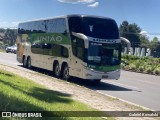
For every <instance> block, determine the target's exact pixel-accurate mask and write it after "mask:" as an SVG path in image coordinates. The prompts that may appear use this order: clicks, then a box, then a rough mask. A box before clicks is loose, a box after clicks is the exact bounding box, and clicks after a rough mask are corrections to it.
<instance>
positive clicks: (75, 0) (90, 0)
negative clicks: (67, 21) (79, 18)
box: [58, 0, 95, 3]
mask: <svg viewBox="0 0 160 120" xmlns="http://www.w3.org/2000/svg"><path fill="white" fill-rule="evenodd" d="M58 1H59V2H63V3H93V2H95V0H58Z"/></svg>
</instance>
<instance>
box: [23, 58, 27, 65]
mask: <svg viewBox="0 0 160 120" xmlns="http://www.w3.org/2000/svg"><path fill="white" fill-rule="evenodd" d="M23 67H27V60H26V57H25V56H24V57H23Z"/></svg>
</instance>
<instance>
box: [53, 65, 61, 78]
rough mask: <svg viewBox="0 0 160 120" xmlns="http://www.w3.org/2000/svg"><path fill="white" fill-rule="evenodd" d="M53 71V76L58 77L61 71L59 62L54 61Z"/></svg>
mask: <svg viewBox="0 0 160 120" xmlns="http://www.w3.org/2000/svg"><path fill="white" fill-rule="evenodd" d="M53 72H54V75H55V77H60V75H61V71H60V67H59V63H56V64H55V65H54V67H53Z"/></svg>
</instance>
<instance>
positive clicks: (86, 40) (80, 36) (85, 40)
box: [72, 32, 88, 48]
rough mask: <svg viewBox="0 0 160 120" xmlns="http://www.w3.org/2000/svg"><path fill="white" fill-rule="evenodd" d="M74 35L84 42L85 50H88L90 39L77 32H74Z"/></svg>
mask: <svg viewBox="0 0 160 120" xmlns="http://www.w3.org/2000/svg"><path fill="white" fill-rule="evenodd" d="M72 35H73V36H75V37H77V38H80V39H82V40H84V45H85V48H88V37H87V36H86V35H84V34H82V33H75V32H72Z"/></svg>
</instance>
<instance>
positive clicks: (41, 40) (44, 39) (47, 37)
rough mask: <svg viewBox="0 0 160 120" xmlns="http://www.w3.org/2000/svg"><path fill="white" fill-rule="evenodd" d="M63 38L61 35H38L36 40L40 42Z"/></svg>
mask: <svg viewBox="0 0 160 120" xmlns="http://www.w3.org/2000/svg"><path fill="white" fill-rule="evenodd" d="M62 40H63V38H62V37H61V36H54V35H51V36H37V38H36V40H35V41H38V42H61V41H62Z"/></svg>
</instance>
